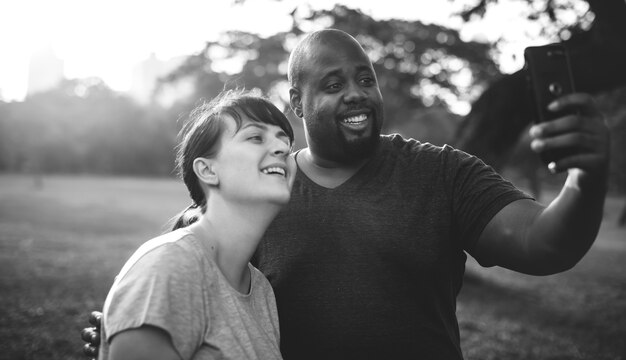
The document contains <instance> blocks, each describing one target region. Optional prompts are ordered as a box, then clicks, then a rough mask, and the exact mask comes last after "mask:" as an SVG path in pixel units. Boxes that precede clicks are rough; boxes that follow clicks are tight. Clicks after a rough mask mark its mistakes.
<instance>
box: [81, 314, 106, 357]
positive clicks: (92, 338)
mask: <svg viewBox="0 0 626 360" xmlns="http://www.w3.org/2000/svg"><path fill="white" fill-rule="evenodd" d="M101 322H102V313H101V312H99V311H93V312H92V313H91V314H90V315H89V323H90V324H91V325H93V326H90V327H87V328H84V329H83V330H82V331H81V333H80V336H81V338H82V339H83V341H85V342H86V343H87V344H85V346H84V347H83V352H84V353H85V355H87V356H88V357H89V358H90V359H96V358H97V357H98V350H99V346H100V327H101Z"/></svg>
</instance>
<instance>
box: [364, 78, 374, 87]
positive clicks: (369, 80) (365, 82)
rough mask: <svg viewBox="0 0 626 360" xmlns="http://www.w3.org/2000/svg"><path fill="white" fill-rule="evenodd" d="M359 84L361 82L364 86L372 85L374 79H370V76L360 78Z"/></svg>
mask: <svg viewBox="0 0 626 360" xmlns="http://www.w3.org/2000/svg"><path fill="white" fill-rule="evenodd" d="M361 84H363V85H365V86H370V85H373V84H374V79H372V78H371V77H366V78H362V79H361Z"/></svg>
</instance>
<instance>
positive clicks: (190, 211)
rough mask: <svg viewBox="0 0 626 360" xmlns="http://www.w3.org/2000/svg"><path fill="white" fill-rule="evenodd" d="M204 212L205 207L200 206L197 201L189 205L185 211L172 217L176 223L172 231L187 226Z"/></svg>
mask: <svg viewBox="0 0 626 360" xmlns="http://www.w3.org/2000/svg"><path fill="white" fill-rule="evenodd" d="M203 212H204V209H203V208H202V207H200V206H198V205H197V204H196V203H193V204H191V205H189V206H187V207H186V208H185V209H184V210H183V211H181V212H180V213H178V215H176V216H175V217H174V218H172V220H171V222H172V223H174V226H173V227H172V231H174V230H178V229H181V228H184V227H187V226H189V225H191V224H193V223H195V222H196V221H198V219H199V218H200V215H202V213H203Z"/></svg>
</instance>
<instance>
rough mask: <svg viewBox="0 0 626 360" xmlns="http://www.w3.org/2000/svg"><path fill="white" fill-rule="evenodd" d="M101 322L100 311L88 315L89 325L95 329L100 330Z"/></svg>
mask: <svg viewBox="0 0 626 360" xmlns="http://www.w3.org/2000/svg"><path fill="white" fill-rule="evenodd" d="M101 321H102V313H101V312H100V311H92V312H91V314H89V323H90V324H91V325H93V326H95V327H96V328H98V329H99V328H100V323H101Z"/></svg>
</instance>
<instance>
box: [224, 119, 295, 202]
mask: <svg viewBox="0 0 626 360" xmlns="http://www.w3.org/2000/svg"><path fill="white" fill-rule="evenodd" d="M223 121H224V124H225V126H224V132H223V134H222V138H221V146H220V150H219V152H218V154H217V156H216V157H215V159H213V160H212V163H213V171H214V172H215V173H216V174H217V176H218V181H219V185H218V186H219V191H221V192H222V194H223V196H224V197H228V198H229V199H231V200H234V201H246V202H249V201H253V202H254V201H260V202H265V201H269V202H274V203H277V204H281V205H282V204H286V203H287V201H289V197H290V195H291V186H292V185H293V180H294V178H295V173H296V164H295V161H294V160H293V158H292V157H291V156H290V150H291V143H290V140H289V136H288V135H287V134H286V133H285V131H283V129H281V128H280V127H279V126H276V125H270V124H264V123H261V122H256V121H252V120H250V118H248V117H247V116H245V115H242V123H241V128H240V129H239V130H237V123H236V122H235V120H234V119H233V118H232V117H230V116H228V115H225V116H224V119H223Z"/></svg>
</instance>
